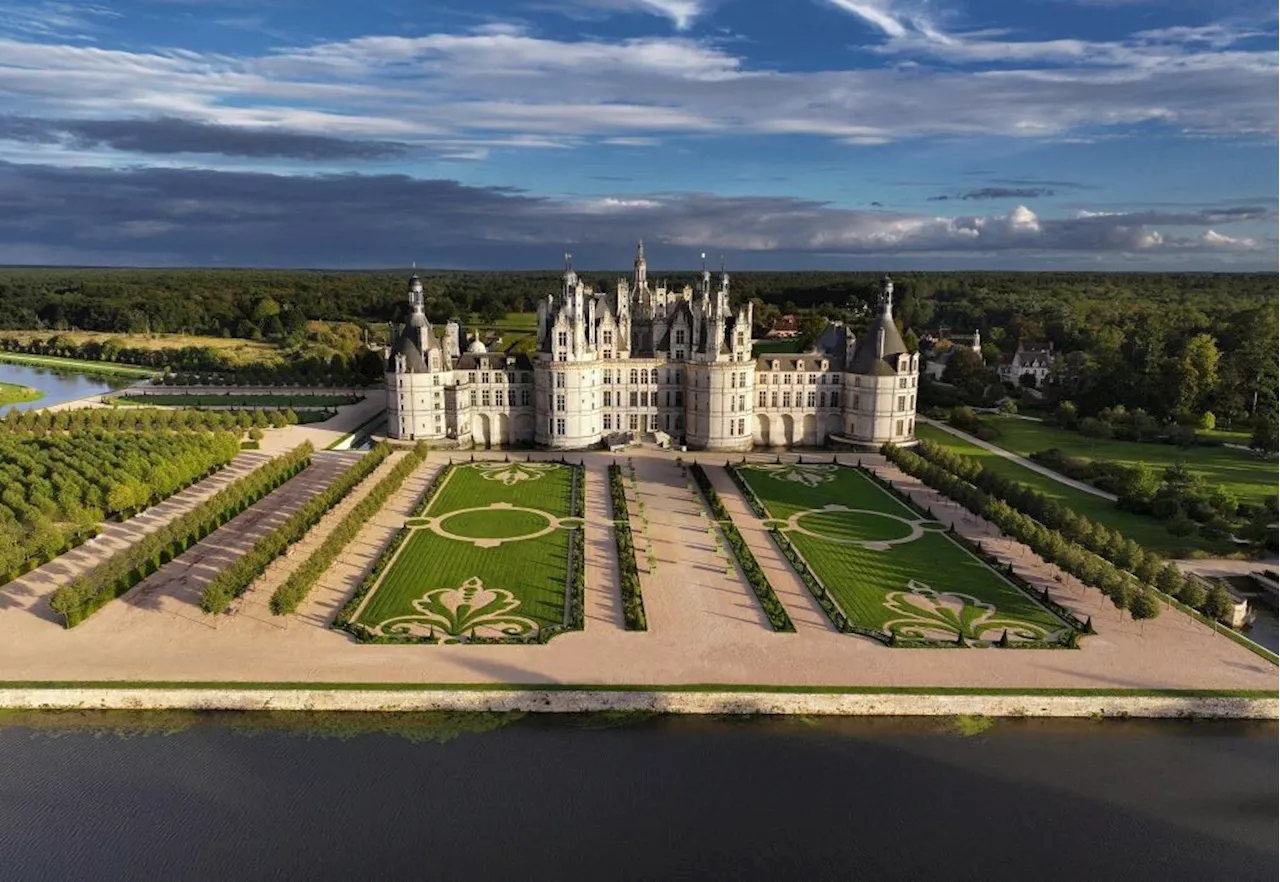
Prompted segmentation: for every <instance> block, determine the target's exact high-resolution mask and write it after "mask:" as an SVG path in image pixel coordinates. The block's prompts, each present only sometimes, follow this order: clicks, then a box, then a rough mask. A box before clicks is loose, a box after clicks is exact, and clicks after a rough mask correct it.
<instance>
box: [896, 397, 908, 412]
mask: <svg viewBox="0 0 1280 882" xmlns="http://www.w3.org/2000/svg"><path fill="white" fill-rule="evenodd" d="M906 409H907V396H905V395H899V396H898V410H906Z"/></svg>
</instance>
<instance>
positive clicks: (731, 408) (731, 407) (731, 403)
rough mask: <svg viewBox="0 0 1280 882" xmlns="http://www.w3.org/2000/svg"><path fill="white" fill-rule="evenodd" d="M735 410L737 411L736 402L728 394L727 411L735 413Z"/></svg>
mask: <svg viewBox="0 0 1280 882" xmlns="http://www.w3.org/2000/svg"><path fill="white" fill-rule="evenodd" d="M737 412H738V402H736V401H734V400H733V396H732V395H730V396H729V413H737Z"/></svg>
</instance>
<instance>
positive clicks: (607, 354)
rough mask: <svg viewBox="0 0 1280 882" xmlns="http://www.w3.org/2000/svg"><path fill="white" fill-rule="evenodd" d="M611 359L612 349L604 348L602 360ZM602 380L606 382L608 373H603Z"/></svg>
mask: <svg viewBox="0 0 1280 882" xmlns="http://www.w3.org/2000/svg"><path fill="white" fill-rule="evenodd" d="M612 359H613V350H612V349H606V350H605V351H604V360H605V361H610V360H612ZM604 381H605V382H606V383H607V382H609V374H608V373H605V375H604Z"/></svg>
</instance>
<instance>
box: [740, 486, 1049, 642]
mask: <svg viewBox="0 0 1280 882" xmlns="http://www.w3.org/2000/svg"><path fill="white" fill-rule="evenodd" d="M734 468H735V469H736V470H737V472H738V474H739V475H740V476H741V478H742V479H743V480H744V481H745V482H746V484H747V485H748V486H749V487H750V489H751V490H752V492H754V493H755V495H756V496H757V498H758V499H759V500H760V502H761V503H762V504H763V505H764V507H765V509H766V510H767V512H768V514H769V516H770V517H771V518H774V519H776V521H775V525H776V526H778V527H779V528H780V529H781V530H782V531H783V533H784V534H785V536H786V538H787V539H788V540H790V542H791V543H792V544H793V545H794V546H795V548H796V549H797V550H798V551H799V552H800V554H801V555H803V557H804V559H805V560H806V561H807V562H808V565H809V567H810V568H811V569H812V570H813V571H814V573H815V575H817V577H818V578H819V579H820V580H821V581H822V583H823V585H825V586H826V590H827V591H829V592H830V593H831V594H832V595H833V596H834V597H835V599H836V600H837V601H838V602H839V604H840V607H841V608H842V609H843V610H844V612H845V613H846V614H847V615H848V616H849V617H850V618H851V619H852V620H853V622H854V623H856V624H857V625H859V626H862V627H865V628H872V629H875V630H878V631H882V632H883V633H884V634H886V635H894V636H895V637H896V638H901V639H906V640H954V639H955V638H956V637H957V636H962V637H963V639H964V640H966V641H971V642H985V643H992V642H995V641H997V640H999V639H1000V638H1001V637H1002V636H1003V635H1004V634H1005V632H1006V631H1007V633H1008V638H1007V639H1008V641H1009V642H1011V643H1014V642H1025V641H1035V642H1039V641H1053V640H1054V639H1055V638H1056V637H1057V636H1058V635H1059V634H1060V633H1061V632H1062V631H1064V630H1066V629H1067V628H1068V626H1067V624H1066V623H1065V622H1063V621H1062V620H1061V619H1060V618H1058V617H1057V616H1056V615H1054V614H1053V613H1052V612H1050V611H1049V610H1048V609H1046V608H1045V607H1043V606H1042V605H1040V604H1039V603H1037V602H1036V601H1035V600H1033V599H1032V598H1031V597H1029V596H1028V595H1027V594H1025V593H1024V592H1023V591H1021V590H1020V589H1018V588H1017V587H1015V586H1014V585H1012V584H1010V583H1009V582H1008V581H1007V580H1006V579H1004V578H1003V577H1002V576H1001V575H1000V574H999V573H997V572H995V571H994V570H993V569H992V568H991V567H989V566H988V565H987V564H986V563H984V562H983V561H982V560H980V559H979V558H977V557H975V556H974V555H973V554H971V553H969V552H968V551H967V550H965V549H964V548H962V547H961V546H960V545H958V544H957V543H956V542H954V541H952V539H951V538H950V537H948V536H947V535H946V534H945V531H944V530H943V528H942V525H941V524H940V523H938V522H936V521H931V520H929V519H927V518H924V517H922V516H921V515H920V514H919V513H918V512H915V511H913V510H911V509H910V508H908V507H907V506H905V505H903V504H902V503H901V502H899V501H898V500H897V499H895V498H894V497H893V496H892V495H890V494H889V493H888V492H887V491H886V490H884V489H882V488H881V487H878V486H877V485H876V484H875V483H874V482H873V481H871V480H870V479H869V478H868V477H866V476H864V475H863V474H862V473H861V472H859V471H858V470H856V469H851V468H847V467H841V466H837V465H833V464H830V463H824V464H817V463H813V464H799V463H779V464H758V463H752V464H742V465H739V466H736V467H734Z"/></svg>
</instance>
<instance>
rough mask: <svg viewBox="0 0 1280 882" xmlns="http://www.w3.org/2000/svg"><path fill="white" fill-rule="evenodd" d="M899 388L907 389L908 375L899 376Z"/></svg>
mask: <svg viewBox="0 0 1280 882" xmlns="http://www.w3.org/2000/svg"><path fill="white" fill-rule="evenodd" d="M898 388H899V389H905V388H907V378H906V377H899V378H898Z"/></svg>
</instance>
